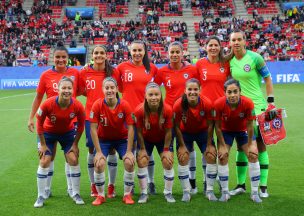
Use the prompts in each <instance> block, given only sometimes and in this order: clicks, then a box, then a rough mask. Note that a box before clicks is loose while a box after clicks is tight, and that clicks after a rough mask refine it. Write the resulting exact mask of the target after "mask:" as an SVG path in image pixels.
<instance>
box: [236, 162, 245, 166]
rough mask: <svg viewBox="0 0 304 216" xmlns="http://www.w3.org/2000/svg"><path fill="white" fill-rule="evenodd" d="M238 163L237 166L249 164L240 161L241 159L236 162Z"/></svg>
mask: <svg viewBox="0 0 304 216" xmlns="http://www.w3.org/2000/svg"><path fill="white" fill-rule="evenodd" d="M236 165H237V166H248V162H240V161H237V162H236Z"/></svg>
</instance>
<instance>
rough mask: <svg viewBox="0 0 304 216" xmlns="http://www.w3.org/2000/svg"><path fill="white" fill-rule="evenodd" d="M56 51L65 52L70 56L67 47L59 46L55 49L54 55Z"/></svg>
mask: <svg viewBox="0 0 304 216" xmlns="http://www.w3.org/2000/svg"><path fill="white" fill-rule="evenodd" d="M56 51H65V52H66V53H67V55H68V56H69V51H68V49H67V48H66V47H65V46H57V47H56V48H55V49H54V54H55V52H56Z"/></svg>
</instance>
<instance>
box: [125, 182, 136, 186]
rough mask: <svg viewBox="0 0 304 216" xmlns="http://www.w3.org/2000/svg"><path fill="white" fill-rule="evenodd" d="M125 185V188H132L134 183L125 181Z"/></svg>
mask: <svg viewBox="0 0 304 216" xmlns="http://www.w3.org/2000/svg"><path fill="white" fill-rule="evenodd" d="M125 185H127V186H133V185H134V182H126V181H125Z"/></svg>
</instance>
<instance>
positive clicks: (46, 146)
mask: <svg viewBox="0 0 304 216" xmlns="http://www.w3.org/2000/svg"><path fill="white" fill-rule="evenodd" d="M58 91H59V92H58V96H54V97H51V98H49V99H47V100H46V101H45V102H44V103H43V104H42V105H41V106H40V108H39V109H38V111H37V114H36V117H37V133H38V136H39V139H40V143H41V145H40V147H39V157H40V163H39V168H38V171H37V185H38V198H37V201H36V202H35V204H34V207H38V208H39V207H42V206H43V204H44V200H45V197H44V194H45V187H46V183H47V175H48V171H49V166H50V163H51V158H52V154H53V151H54V147H55V144H56V142H57V141H58V142H59V143H60V145H61V147H62V149H63V150H64V154H65V157H66V160H67V162H68V164H69V165H70V175H71V182H72V198H73V200H74V201H75V202H76V204H80V205H81V204H84V202H83V200H82V199H81V197H80V196H79V185H80V167H79V164H78V154H79V149H78V142H79V139H80V137H81V135H82V132H83V130H84V120H85V112H84V107H83V106H82V104H81V103H80V102H79V101H77V100H76V99H73V98H72V95H73V81H72V80H71V79H70V78H67V77H64V78H62V79H61V80H60V81H59V83H58ZM75 118H77V120H78V127H77V132H76V131H75V129H74V123H73V121H74V119H75Z"/></svg>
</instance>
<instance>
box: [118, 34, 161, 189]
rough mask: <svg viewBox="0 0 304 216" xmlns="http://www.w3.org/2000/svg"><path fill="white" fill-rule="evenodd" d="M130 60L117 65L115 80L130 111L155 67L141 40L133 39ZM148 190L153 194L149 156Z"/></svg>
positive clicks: (152, 76) (151, 158) (151, 76)
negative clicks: (117, 77)
mask: <svg viewBox="0 0 304 216" xmlns="http://www.w3.org/2000/svg"><path fill="white" fill-rule="evenodd" d="M130 53H131V58H132V59H131V60H130V61H128V62H123V63H121V64H119V65H118V66H117V71H118V76H119V77H121V79H119V80H117V81H118V85H119V88H120V91H121V93H122V98H123V99H125V100H126V101H128V102H129V104H130V106H131V108H132V111H134V109H135V108H136V107H137V106H138V105H139V104H141V103H142V102H143V101H144V99H145V88H146V85H147V84H148V83H149V82H150V81H152V80H153V78H154V76H155V75H156V73H157V67H156V66H155V65H154V64H152V63H150V62H149V57H148V50H147V47H146V44H145V43H144V42H143V41H139V40H136V41H133V42H132V43H131V46H130ZM148 173H149V178H148V181H149V192H150V193H151V194H155V185H154V160H153V155H151V157H150V162H149V166H148Z"/></svg>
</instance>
